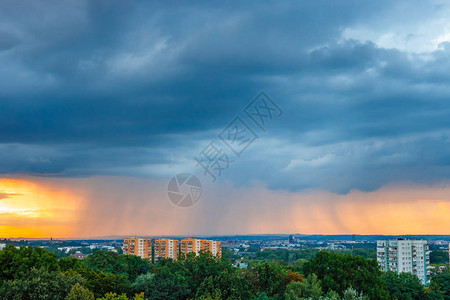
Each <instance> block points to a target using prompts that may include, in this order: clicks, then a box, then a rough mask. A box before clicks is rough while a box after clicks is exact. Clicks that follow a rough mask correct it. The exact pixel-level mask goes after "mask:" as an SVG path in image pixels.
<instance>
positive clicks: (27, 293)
mask: <svg viewBox="0 0 450 300" xmlns="http://www.w3.org/2000/svg"><path fill="white" fill-rule="evenodd" d="M75 284H81V285H83V284H85V281H84V280H83V279H82V278H81V277H79V276H74V277H70V276H67V275H65V274H63V273H61V272H59V271H51V272H50V271H48V270H46V269H40V270H38V269H35V268H33V269H31V270H30V271H28V272H27V275H26V276H24V277H23V278H17V279H14V280H8V281H5V282H3V284H2V286H1V288H0V299H30V300H34V299H39V300H44V299H64V298H65V297H66V296H67V294H69V292H70V291H71V289H72V286H74V285H75Z"/></svg>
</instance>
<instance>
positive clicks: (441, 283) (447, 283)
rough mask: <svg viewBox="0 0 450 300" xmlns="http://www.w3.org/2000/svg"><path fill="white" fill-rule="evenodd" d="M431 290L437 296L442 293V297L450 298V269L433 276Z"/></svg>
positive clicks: (448, 299)
mask: <svg viewBox="0 0 450 300" xmlns="http://www.w3.org/2000/svg"><path fill="white" fill-rule="evenodd" d="M430 288H431V292H432V294H433V296H434V297H435V298H437V297H438V296H436V295H437V294H439V295H442V297H443V298H442V299H445V300H450V270H448V269H447V270H445V271H444V272H442V273H439V274H436V275H434V276H433V277H432V278H431V286H430Z"/></svg>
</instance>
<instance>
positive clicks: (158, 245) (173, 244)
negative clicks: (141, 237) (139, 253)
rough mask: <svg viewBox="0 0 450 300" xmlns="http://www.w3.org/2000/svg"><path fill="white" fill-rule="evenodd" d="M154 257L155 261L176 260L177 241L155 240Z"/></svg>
mask: <svg viewBox="0 0 450 300" xmlns="http://www.w3.org/2000/svg"><path fill="white" fill-rule="evenodd" d="M154 256H155V260H157V259H159V258H171V259H173V260H177V258H178V240H171V239H159V240H155V248H154Z"/></svg>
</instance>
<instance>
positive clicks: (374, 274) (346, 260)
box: [303, 251, 388, 299]
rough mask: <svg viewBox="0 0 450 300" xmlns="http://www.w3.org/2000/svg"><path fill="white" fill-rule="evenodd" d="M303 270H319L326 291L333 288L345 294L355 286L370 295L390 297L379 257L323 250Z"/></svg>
mask: <svg viewBox="0 0 450 300" xmlns="http://www.w3.org/2000/svg"><path fill="white" fill-rule="evenodd" d="M303 271H304V273H305V275H310V274H313V273H314V274H316V275H317V276H318V278H319V279H320V280H321V282H322V289H323V291H324V292H325V293H327V292H328V291H330V290H333V291H336V292H337V293H339V295H341V296H342V295H343V294H344V291H345V290H346V289H347V288H350V287H353V288H355V289H356V290H358V291H361V292H363V293H364V294H365V295H367V296H368V297H369V298H370V299H388V294H387V292H386V290H385V289H384V285H383V281H382V279H381V271H380V270H379V267H378V264H377V262H376V261H375V260H368V259H365V258H363V257H360V256H356V257H352V256H351V255H342V254H336V253H329V252H326V251H321V252H319V253H317V255H316V256H315V257H314V258H313V259H312V260H310V261H309V262H307V263H305V264H304V267H303Z"/></svg>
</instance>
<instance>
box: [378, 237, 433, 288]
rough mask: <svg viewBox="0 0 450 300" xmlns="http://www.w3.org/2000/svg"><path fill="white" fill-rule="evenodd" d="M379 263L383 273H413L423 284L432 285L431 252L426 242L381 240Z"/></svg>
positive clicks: (379, 242) (379, 244)
mask: <svg viewBox="0 0 450 300" xmlns="http://www.w3.org/2000/svg"><path fill="white" fill-rule="evenodd" d="M377 262H378V264H379V265H380V269H381V270H382V271H393V272H396V273H398V274H399V273H402V272H406V273H411V274H414V275H416V276H417V277H418V278H419V279H420V281H421V282H422V284H424V285H426V286H428V285H429V284H430V251H429V247H428V243H427V241H425V240H414V239H390V240H379V241H377Z"/></svg>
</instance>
